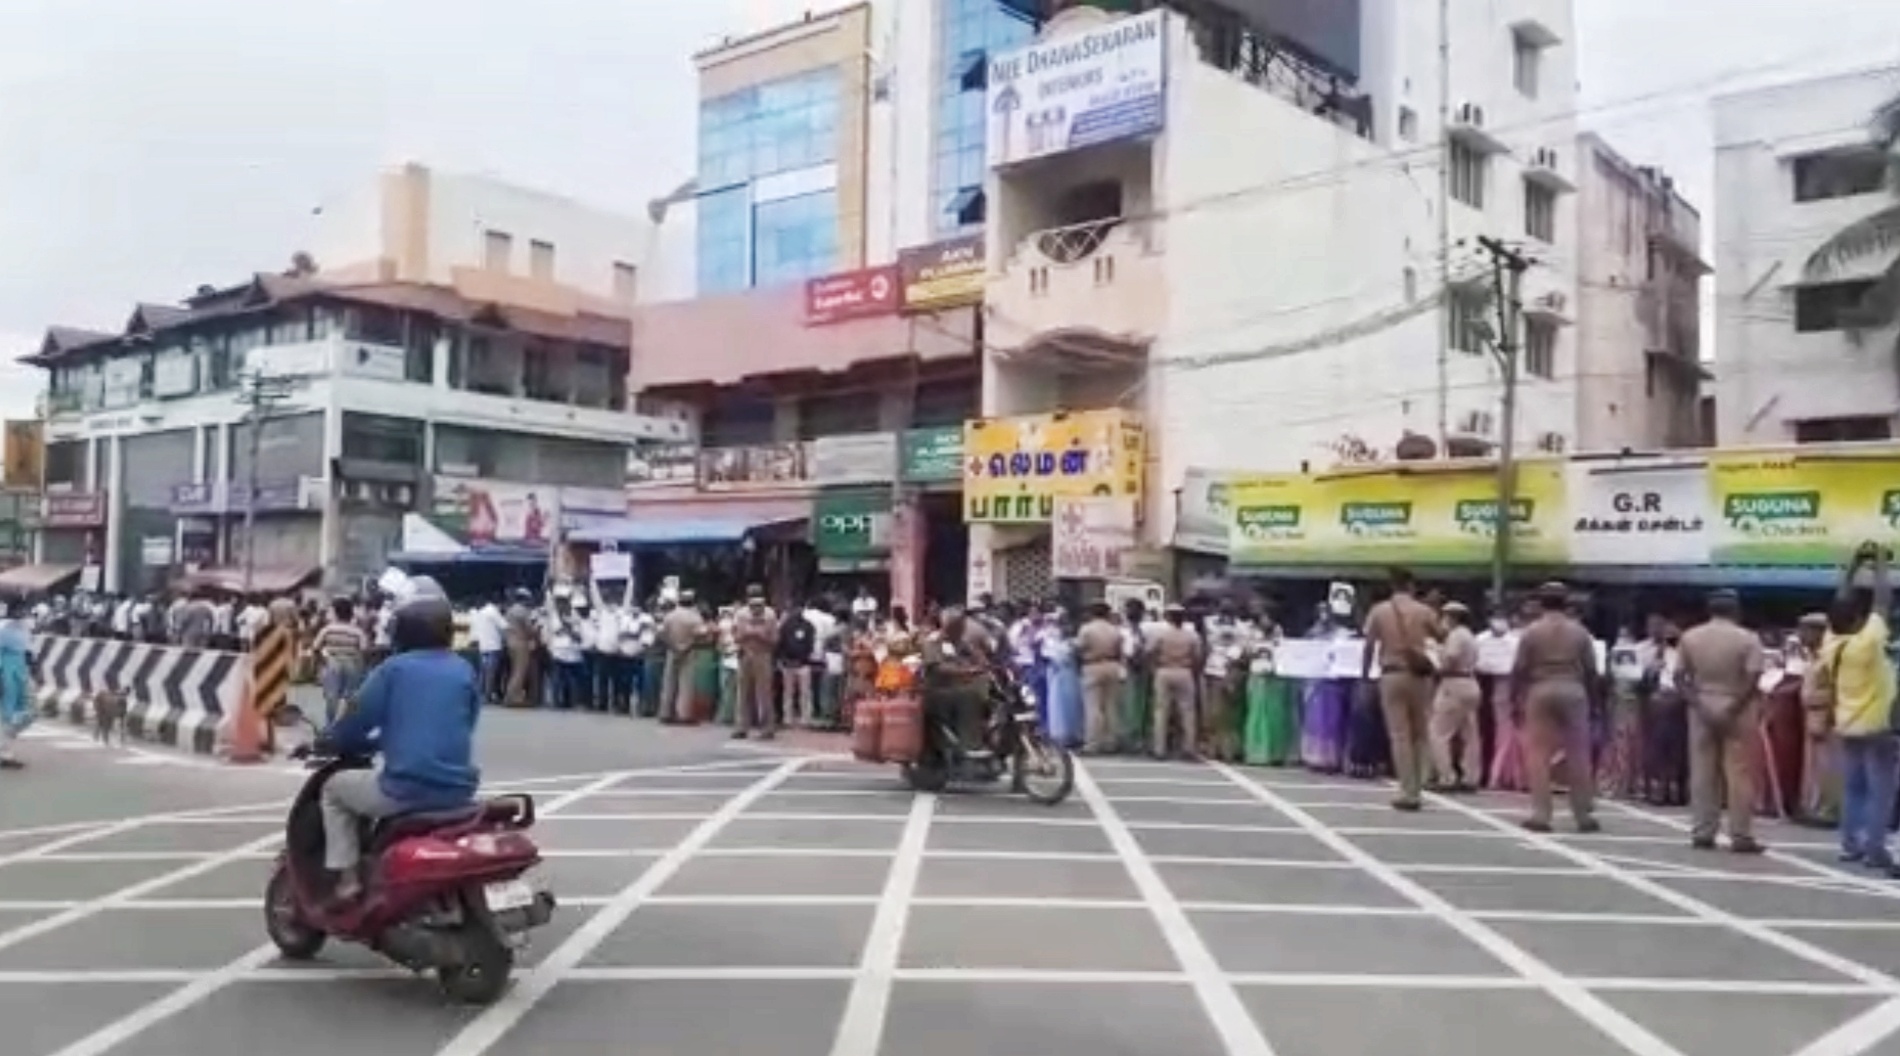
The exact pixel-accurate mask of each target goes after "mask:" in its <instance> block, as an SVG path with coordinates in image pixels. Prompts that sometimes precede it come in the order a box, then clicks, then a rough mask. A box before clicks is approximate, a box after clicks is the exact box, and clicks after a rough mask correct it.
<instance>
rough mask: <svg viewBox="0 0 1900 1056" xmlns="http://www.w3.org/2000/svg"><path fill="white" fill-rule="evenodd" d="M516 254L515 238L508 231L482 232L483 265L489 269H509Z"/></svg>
mask: <svg viewBox="0 0 1900 1056" xmlns="http://www.w3.org/2000/svg"><path fill="white" fill-rule="evenodd" d="M514 255H515V239H514V236H513V235H510V234H508V233H507V232H506V231H484V232H482V267H484V268H487V269H488V270H489V271H502V272H505V271H507V270H508V268H509V266H510V265H511V263H512V260H513V258H514Z"/></svg>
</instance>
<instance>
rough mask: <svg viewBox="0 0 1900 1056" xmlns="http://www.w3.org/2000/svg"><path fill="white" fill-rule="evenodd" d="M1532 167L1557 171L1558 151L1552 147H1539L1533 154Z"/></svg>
mask: <svg viewBox="0 0 1900 1056" xmlns="http://www.w3.org/2000/svg"><path fill="white" fill-rule="evenodd" d="M1531 167H1532V168H1535V169H1552V170H1554V169H1556V168H1557V151H1556V150H1555V149H1554V148H1552V147H1538V148H1537V149H1536V150H1534V151H1532V152H1531Z"/></svg>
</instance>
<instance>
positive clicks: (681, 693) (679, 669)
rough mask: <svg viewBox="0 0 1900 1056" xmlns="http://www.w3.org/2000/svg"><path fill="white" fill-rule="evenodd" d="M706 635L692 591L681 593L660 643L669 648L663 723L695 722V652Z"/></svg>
mask: <svg viewBox="0 0 1900 1056" xmlns="http://www.w3.org/2000/svg"><path fill="white" fill-rule="evenodd" d="M705 633H706V618H705V617H704V616H702V615H700V613H699V605H698V604H697V602H696V601H695V600H694V598H693V592H692V591H690V590H683V591H680V596H679V602H678V604H676V605H674V606H673V608H672V609H670V610H669V611H668V612H667V614H666V617H665V618H664V619H662V620H661V621H660V644H661V645H663V646H665V647H666V672H665V675H664V676H663V678H662V681H661V683H660V721H661V722H664V723H668V724H672V723H681V722H691V721H693V718H694V716H693V668H692V660H693V649H694V648H695V647H696V646H698V644H699V640H700V639H701V638H702V637H704V636H705Z"/></svg>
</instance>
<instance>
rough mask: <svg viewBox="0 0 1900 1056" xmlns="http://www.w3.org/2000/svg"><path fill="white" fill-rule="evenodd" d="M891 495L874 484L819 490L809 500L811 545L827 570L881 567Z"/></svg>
mask: <svg viewBox="0 0 1900 1056" xmlns="http://www.w3.org/2000/svg"><path fill="white" fill-rule="evenodd" d="M891 526H892V522H891V495H890V492H888V491H882V490H879V489H874V488H847V489H843V490H840V491H825V492H820V493H819V494H818V497H817V499H816V500H814V501H813V503H812V548H813V549H814V550H816V551H818V562H819V568H820V569H821V570H823V571H827V572H848V571H863V570H867V569H870V568H874V567H879V568H881V567H883V563H884V561H885V560H886V559H888V558H889V556H890V552H891Z"/></svg>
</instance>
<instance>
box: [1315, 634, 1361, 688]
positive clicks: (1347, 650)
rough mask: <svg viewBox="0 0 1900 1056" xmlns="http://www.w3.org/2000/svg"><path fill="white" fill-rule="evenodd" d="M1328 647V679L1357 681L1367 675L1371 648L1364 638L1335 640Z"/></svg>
mask: <svg viewBox="0 0 1900 1056" xmlns="http://www.w3.org/2000/svg"><path fill="white" fill-rule="evenodd" d="M1326 647H1327V648H1326V667H1327V671H1326V677H1327V678H1354V679H1356V678H1358V677H1359V676H1360V675H1362V674H1364V673H1365V670H1366V650H1367V649H1368V648H1370V646H1369V645H1368V643H1367V642H1366V640H1365V639H1364V638H1335V639H1334V640H1332V641H1330V642H1327V643H1326Z"/></svg>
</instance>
